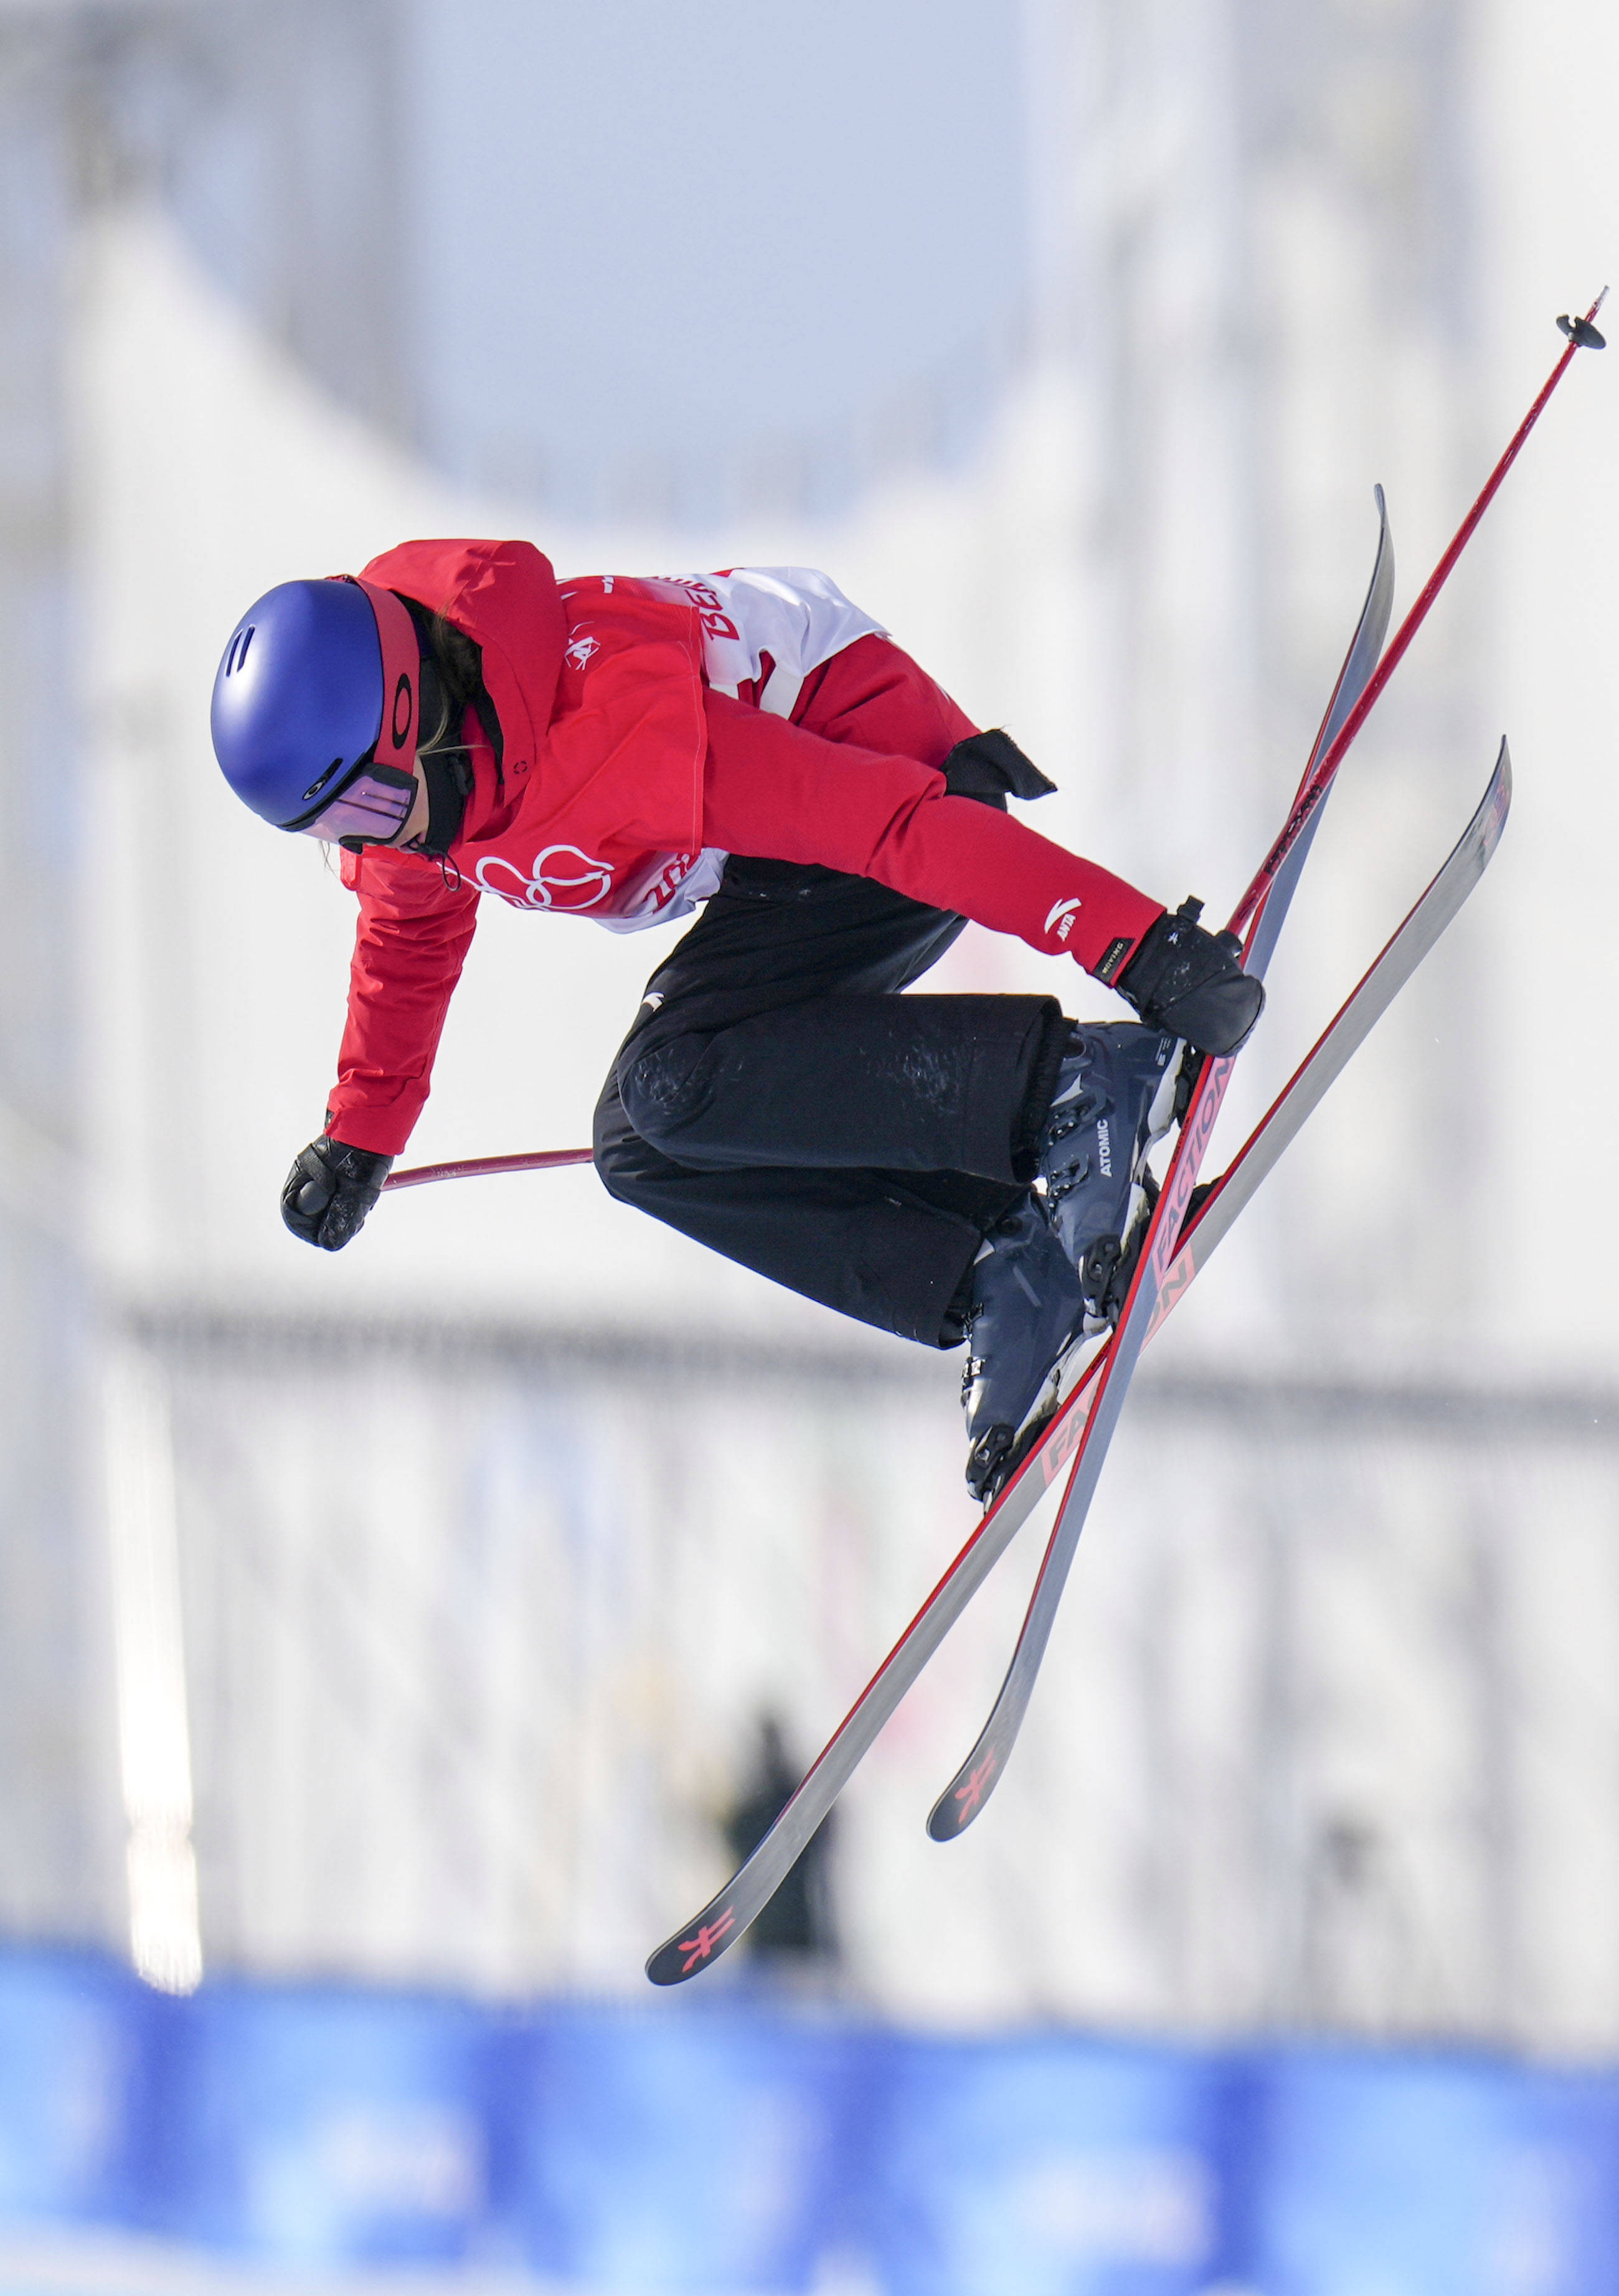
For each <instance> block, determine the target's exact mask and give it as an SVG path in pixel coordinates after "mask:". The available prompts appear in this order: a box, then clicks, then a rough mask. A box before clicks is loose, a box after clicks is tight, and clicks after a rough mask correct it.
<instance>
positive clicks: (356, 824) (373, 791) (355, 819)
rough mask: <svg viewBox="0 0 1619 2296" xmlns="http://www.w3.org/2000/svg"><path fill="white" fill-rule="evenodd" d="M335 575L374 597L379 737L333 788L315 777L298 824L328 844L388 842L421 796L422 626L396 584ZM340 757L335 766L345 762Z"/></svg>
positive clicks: (335, 579) (307, 834) (334, 769)
mask: <svg viewBox="0 0 1619 2296" xmlns="http://www.w3.org/2000/svg"><path fill="white" fill-rule="evenodd" d="M331 579H332V580H333V582H352V583H353V584H354V586H355V587H356V589H357V590H363V591H364V592H365V594H366V597H367V598H368V599H369V600H370V602H371V611H372V612H373V613H374V615H375V617H376V626H377V638H378V641H379V643H380V644H381V646H382V709H381V712H380V714H379V717H378V723H377V734H376V739H375V740H374V742H373V743H372V745H371V747H370V748H369V750H366V752H365V754H364V755H363V756H362V757H361V758H358V759H357V761H356V763H355V764H354V766H353V767H351V768H350V769H349V774H348V775H347V776H346V778H345V779H344V780H342V781H341V782H339V783H337V784H336V786H335V788H334V789H333V791H331V793H330V795H328V796H325V797H324V798H323V797H322V795H321V791H322V783H323V782H324V781H325V780H326V779H327V778H328V775H322V777H321V780H319V781H315V782H311V783H310V784H309V787H308V789H307V790H306V791H304V795H305V797H306V798H309V799H319V800H320V801H319V802H318V803H317V804H316V809H315V811H314V812H313V813H311V814H309V815H308V816H307V817H306V818H305V819H304V820H302V821H300V822H299V823H297V824H296V827H297V829H298V832H299V833H300V835H301V836H304V837H319V838H324V839H325V840H326V842H327V843H328V844H333V845H339V844H346V843H348V842H349V840H350V839H352V840H355V841H356V842H357V843H359V844H362V845H376V844H384V845H385V844H388V843H389V842H390V841H391V840H392V839H394V838H395V837H397V836H398V835H399V832H400V830H401V829H403V828H404V826H405V824H406V822H407V820H408V818H409V816H410V808H411V807H412V806H413V805H414V804H415V801H416V777H415V774H414V773H413V772H412V771H411V767H412V766H413V765H414V764H415V755H416V734H417V731H418V717H419V707H420V691H419V689H420V683H421V659H420V655H419V652H418V650H417V646H416V626H415V623H414V622H413V621H412V619H411V618H410V615H409V614H408V612H407V611H406V609H405V608H404V607H403V606H402V605H401V604H400V603H399V600H398V599H397V598H396V597H395V596H394V594H393V592H392V591H391V590H384V589H382V587H381V586H379V585H378V584H376V583H374V582H366V581H362V580H361V578H359V576H358V575H356V574H333V576H332V577H331ZM340 764H341V760H340V761H339V762H338V764H334V765H333V767H331V768H330V769H329V772H330V773H331V774H335V773H336V772H337V771H338V770H339V765H340Z"/></svg>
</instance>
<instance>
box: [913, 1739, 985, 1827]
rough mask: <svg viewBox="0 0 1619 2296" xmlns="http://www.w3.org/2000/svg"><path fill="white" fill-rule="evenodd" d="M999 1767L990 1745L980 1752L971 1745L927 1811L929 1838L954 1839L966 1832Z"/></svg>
mask: <svg viewBox="0 0 1619 2296" xmlns="http://www.w3.org/2000/svg"><path fill="white" fill-rule="evenodd" d="M999 1768H1000V1756H999V1754H998V1753H997V1752H996V1751H995V1750H994V1748H993V1747H991V1748H990V1751H989V1752H988V1753H983V1754H981V1753H980V1752H979V1750H978V1748H977V1747H976V1746H974V1749H973V1751H972V1752H971V1753H970V1754H969V1755H968V1757H967V1759H966V1761H965V1762H964V1763H963V1764H962V1766H961V1767H960V1769H958V1770H957V1773H956V1775H955V1776H954V1777H953V1778H952V1779H951V1780H950V1782H949V1785H948V1786H946V1788H945V1790H944V1792H942V1793H941V1795H940V1797H939V1799H938V1800H937V1801H936V1802H935V1803H934V1804H933V1808H932V1809H931V1810H930V1811H929V1812H928V1816H927V1832H928V1839H929V1841H956V1840H957V1837H958V1836H959V1835H961V1834H964V1833H966V1830H967V1828H968V1826H969V1825H972V1823H973V1820H974V1818H975V1817H976V1816H977V1815H978V1813H979V1811H980V1810H981V1809H982V1808H983V1806H984V1804H985V1802H986V1801H988V1800H989V1799H990V1793H991V1792H992V1791H993V1789H994V1785H995V1781H996V1774H997V1772H998V1771H999Z"/></svg>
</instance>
